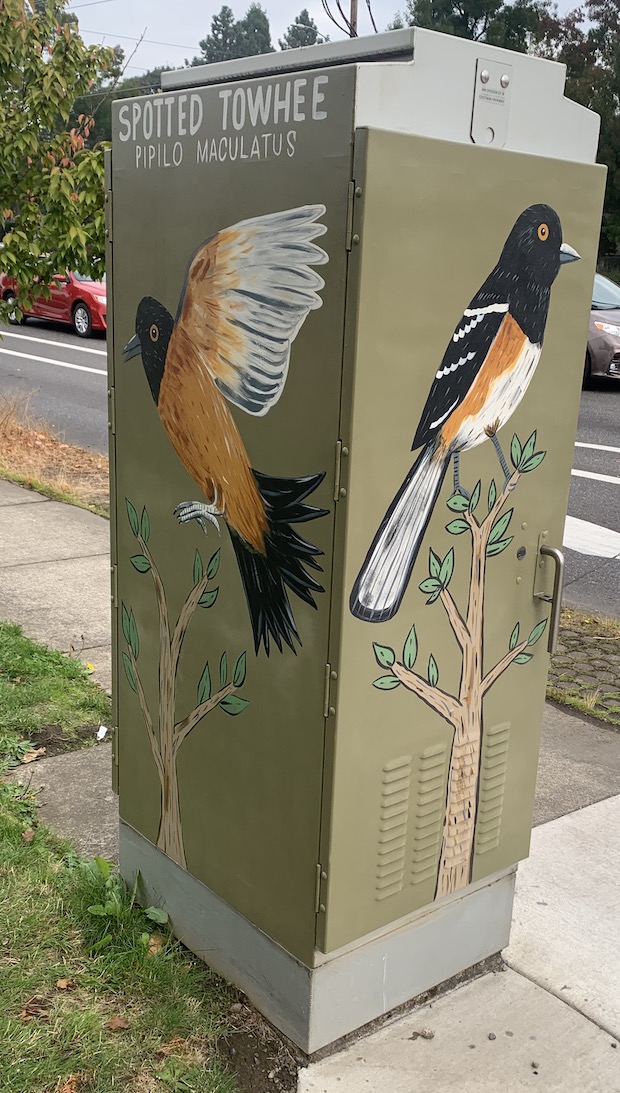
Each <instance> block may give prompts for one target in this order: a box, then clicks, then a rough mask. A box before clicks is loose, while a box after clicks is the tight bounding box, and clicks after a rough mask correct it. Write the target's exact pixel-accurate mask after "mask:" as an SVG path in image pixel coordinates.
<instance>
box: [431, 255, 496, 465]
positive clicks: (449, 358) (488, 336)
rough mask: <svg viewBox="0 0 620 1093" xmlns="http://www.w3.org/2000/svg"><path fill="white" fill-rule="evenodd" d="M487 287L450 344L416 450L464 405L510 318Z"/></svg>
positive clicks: (475, 300)
mask: <svg viewBox="0 0 620 1093" xmlns="http://www.w3.org/2000/svg"><path fill="white" fill-rule="evenodd" d="M491 276H492V275H491ZM490 280H491V278H489V281H490ZM487 286H488V282H485V285H483V287H482V288H481V289H480V291H479V292H478V293H477V294H476V295H475V296H474V298H473V300H472V301H471V303H470V305H469V307H468V308H466V310H465V311H464V312H463V315H462V318H461V319H460V321H459V323H458V324H457V326H456V329H455V331H454V334H453V335H452V337H451V339H450V341H449V343H448V346H447V348H446V351H445V353H444V355H443V358H442V361H441V364H440V365H439V368H438V369H437V372H436V373H435V379H434V381H433V385H432V387H431V389H430V391H429V394H428V398H427V400H426V404H425V406H424V409H423V411H422V416H421V418H420V422H419V425H418V428H417V430H416V434H415V437H414V440H413V444H412V449H415V448H420V447H422V445H423V444H429V443H430V442H431V441H433V440H434V439H435V436H436V434H437V433H438V432H439V430H440V429H441V426H442V425H443V424H444V422H445V421H446V420H447V419H448V417H449V416H450V414H451V413H452V412H453V411H454V410H456V408H457V406H459V405H460V403H461V402H463V399H464V398H465V397H466V395H467V394H468V392H469V390H470V389H471V386H472V384H473V382H474V380H475V378H476V376H477V375H478V372H479V371H480V368H481V367H482V365H483V363H484V361H485V358H486V356H487V353H488V352H489V349H490V348H491V345H492V343H493V341H494V339H495V337H496V336H497V333H498V331H499V328H500V326H501V325H502V322H503V320H504V319H505V317H506V314H507V312H508V302H507V300H506V299H505V297H504V298H502V294H501V293H498V292H496V291H494V290H493V289H491V288H490V287H487Z"/></svg>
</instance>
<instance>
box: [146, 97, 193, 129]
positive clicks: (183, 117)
mask: <svg viewBox="0 0 620 1093" xmlns="http://www.w3.org/2000/svg"><path fill="white" fill-rule="evenodd" d="M147 102H148V99H147ZM177 102H178V104H179V136H180V137H186V136H187V129H186V128H185V123H186V121H187V110H186V109H185V103H186V102H187V95H179V98H178V99H177ZM144 110H145V113H146V107H145V108H144ZM144 135H145V136H146V133H145V134H144Z"/></svg>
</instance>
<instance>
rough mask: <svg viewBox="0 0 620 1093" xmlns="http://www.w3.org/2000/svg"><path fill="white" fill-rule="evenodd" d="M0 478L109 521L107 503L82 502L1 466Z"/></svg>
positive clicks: (67, 493) (70, 494)
mask: <svg viewBox="0 0 620 1093" xmlns="http://www.w3.org/2000/svg"><path fill="white" fill-rule="evenodd" d="M0 478H4V479H6V481H7V482H14V483H15V485H16V486H25V487H26V489H28V490H34V492H35V493H40V494H42V495H43V497H49V498H50V500H51V501H62V502H63V503H64V504H65V505H75V507H76V508H78V509H86V511H87V512H94V513H95V515H96V516H104V517H105V518H106V520H109V519H110V505H109V503H108V502H107V501H106V502H102V503H98V502H96V501H93V502H88V501H84V500H82V499H81V498H80V497H78V496H77V494H75V493H72V492H71V491H70V490H59V489H57V488H56V486H52V485H50V483H48V482H44V481H43V480H42V479H40V478H32V477H31V476H30V475H27V474H19V472H17V471H11V470H9V469H8V468H7V467H3V466H1V465H0Z"/></svg>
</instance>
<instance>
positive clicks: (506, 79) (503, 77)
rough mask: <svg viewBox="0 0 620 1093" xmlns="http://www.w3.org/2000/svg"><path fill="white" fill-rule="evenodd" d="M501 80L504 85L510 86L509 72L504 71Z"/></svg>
mask: <svg viewBox="0 0 620 1093" xmlns="http://www.w3.org/2000/svg"><path fill="white" fill-rule="evenodd" d="M499 82H500V83H501V85H502V87H508V84H509V83H510V76H508V75H507V73H506V72H504V75H503V76H500V79H499Z"/></svg>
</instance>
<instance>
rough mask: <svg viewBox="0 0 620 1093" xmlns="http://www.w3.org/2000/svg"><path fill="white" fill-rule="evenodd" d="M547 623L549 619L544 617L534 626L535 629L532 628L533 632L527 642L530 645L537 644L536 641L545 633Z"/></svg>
mask: <svg viewBox="0 0 620 1093" xmlns="http://www.w3.org/2000/svg"><path fill="white" fill-rule="evenodd" d="M546 625H547V620H546V619H543V620H542V622H539V623H538V624H537V625H536V626H535V627H534V629H533V630H532V633H531V634H530V636H529V638H528V639H527V644H528V645H536V642H537V641H538V639H539V638H540V637H541V636H542V634H543V633H544V631H545V627H546Z"/></svg>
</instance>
